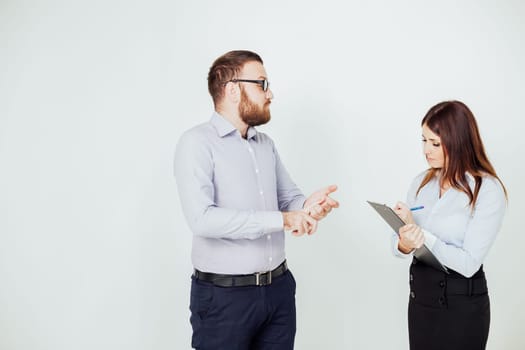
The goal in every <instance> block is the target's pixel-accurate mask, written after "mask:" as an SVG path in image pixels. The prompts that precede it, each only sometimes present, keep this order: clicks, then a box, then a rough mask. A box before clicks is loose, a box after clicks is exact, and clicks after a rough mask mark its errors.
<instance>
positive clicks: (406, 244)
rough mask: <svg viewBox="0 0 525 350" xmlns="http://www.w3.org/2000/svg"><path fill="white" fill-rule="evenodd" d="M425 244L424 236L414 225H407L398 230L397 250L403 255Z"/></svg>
mask: <svg viewBox="0 0 525 350" xmlns="http://www.w3.org/2000/svg"><path fill="white" fill-rule="evenodd" d="M423 243H425V235H424V234H423V231H422V230H421V227H419V226H417V225H416V224H408V225H405V226H403V227H401V228H400V229H399V244H398V246H397V248H398V249H399V250H400V251H402V252H403V253H405V254H408V253H410V252H411V251H413V250H414V249H418V248H421V246H422V245H423Z"/></svg>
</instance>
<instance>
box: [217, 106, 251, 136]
mask: <svg viewBox="0 0 525 350" xmlns="http://www.w3.org/2000/svg"><path fill="white" fill-rule="evenodd" d="M210 123H211V124H212V125H213V126H214V127H215V129H216V130H217V133H218V134H219V136H220V137H224V136H226V135H229V134H231V133H232V132H235V131H237V129H236V128H235V126H233V124H232V123H230V121H229V120H228V119H226V118H224V117H223V116H222V115H220V114H219V113H217V112H213V115H212V116H211V120H210ZM246 135H247V137H246V138H247V139H248V140H249V139H251V138H253V137H255V135H257V130H256V129H255V128H254V127H252V126H250V127H249V128H248V131H247V133H246Z"/></svg>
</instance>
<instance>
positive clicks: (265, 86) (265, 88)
mask: <svg viewBox="0 0 525 350" xmlns="http://www.w3.org/2000/svg"><path fill="white" fill-rule="evenodd" d="M230 81H231V82H232V83H254V84H258V85H259V86H260V87H261V88H262V90H263V91H264V92H266V91H268V88H269V87H270V82H269V81H268V80H266V79H262V80H252V79H232V80H230Z"/></svg>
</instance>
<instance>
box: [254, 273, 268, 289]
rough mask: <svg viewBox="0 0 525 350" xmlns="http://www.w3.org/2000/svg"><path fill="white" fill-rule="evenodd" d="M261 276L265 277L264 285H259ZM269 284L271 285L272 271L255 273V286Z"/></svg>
mask: <svg viewBox="0 0 525 350" xmlns="http://www.w3.org/2000/svg"><path fill="white" fill-rule="evenodd" d="M261 275H266V283H261ZM269 284H272V271H266V272H257V273H255V285H256V286H266V285H269Z"/></svg>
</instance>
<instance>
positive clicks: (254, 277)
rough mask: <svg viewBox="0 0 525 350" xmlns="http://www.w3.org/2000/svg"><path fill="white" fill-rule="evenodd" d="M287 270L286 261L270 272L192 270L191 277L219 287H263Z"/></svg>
mask: <svg viewBox="0 0 525 350" xmlns="http://www.w3.org/2000/svg"><path fill="white" fill-rule="evenodd" d="M287 270H288V266H287V265H286V260H285V261H283V262H282V263H281V264H280V265H279V266H277V267H276V268H275V269H273V270H270V271H262V272H255V273H251V274H219V273H212V272H203V271H199V270H197V269H195V270H194V272H193V276H194V277H195V278H196V279H198V280H201V281H206V282H210V283H213V284H214V285H216V286H219V287H244V286H265V285H269V284H272V280H273V279H274V278H277V277H279V276H281V275H282V274H284V273H285V272H286V271H287Z"/></svg>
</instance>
